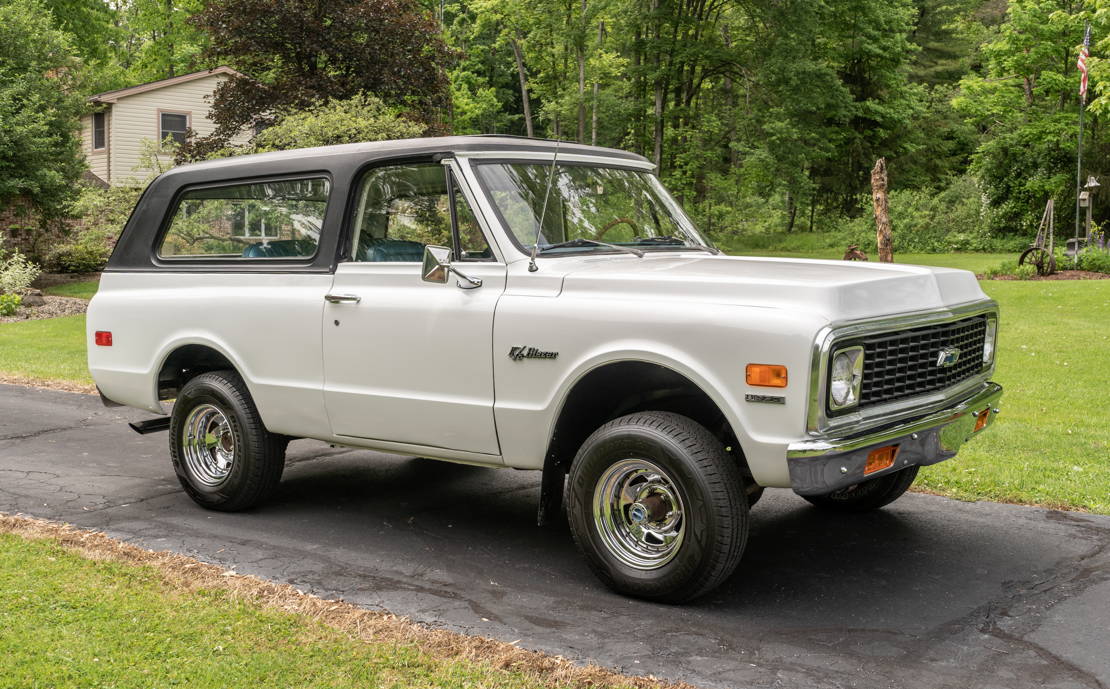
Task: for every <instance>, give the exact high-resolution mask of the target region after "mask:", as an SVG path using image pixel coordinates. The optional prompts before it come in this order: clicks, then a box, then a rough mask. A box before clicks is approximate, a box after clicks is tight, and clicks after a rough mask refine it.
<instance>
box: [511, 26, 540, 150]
mask: <svg viewBox="0 0 1110 689" xmlns="http://www.w3.org/2000/svg"><path fill="white" fill-rule="evenodd" d="M509 43H510V44H512V46H513V57H514V58H515V59H516V73H517V76H519V77H520V100H521V103H522V104H523V105H524V130H525V131H526V132H527V133H528V137H529V138H532V137H534V136H535V135H536V132H535V130H533V129H532V104H531V103H529V102H528V73H527V72H525V71H524V55H523V54H521V52H520V43H518V42H517V40H516V38H511V39H509Z"/></svg>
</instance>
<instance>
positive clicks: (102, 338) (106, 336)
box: [93, 330, 112, 347]
mask: <svg viewBox="0 0 1110 689" xmlns="http://www.w3.org/2000/svg"><path fill="white" fill-rule="evenodd" d="M93 341H94V342H96V345H97V346H98V347H111V346H112V331H110V330H97V331H96V335H94V336H93Z"/></svg>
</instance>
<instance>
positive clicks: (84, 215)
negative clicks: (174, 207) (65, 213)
mask: <svg viewBox="0 0 1110 689" xmlns="http://www.w3.org/2000/svg"><path fill="white" fill-rule="evenodd" d="M142 193H143V185H141V184H138V185H136V186H118V187H109V188H107V189H102V188H100V187H95V186H92V185H83V186H82V188H81V193H80V195H79V196H78V197H77V201H76V202H75V203H74V204H73V208H72V209H71V214H72V215H73V217H75V218H80V219H81V224H82V226H83V229H82V230H81V232H80V234H79V235H78V239H77V242H78V243H92V242H99V243H101V244H103V245H104V246H105V248H109V247H112V246H113V245H115V243H116V240H117V239H118V238H119V235H120V233H121V232H123V226H124V225H125V224H127V218H128V217H130V216H131V209H132V208H134V207H135V204H136V203H137V202H138V200H139V196H140V195H142Z"/></svg>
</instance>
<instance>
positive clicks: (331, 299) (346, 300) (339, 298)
mask: <svg viewBox="0 0 1110 689" xmlns="http://www.w3.org/2000/svg"><path fill="white" fill-rule="evenodd" d="M324 301H326V302H327V303H329V304H357V303H359V302H360V301H362V297H360V296H358V295H357V294H325V295H324Z"/></svg>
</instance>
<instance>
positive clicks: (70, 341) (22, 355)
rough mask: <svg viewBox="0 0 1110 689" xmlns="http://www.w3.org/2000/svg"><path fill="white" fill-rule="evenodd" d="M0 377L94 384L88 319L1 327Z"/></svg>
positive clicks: (57, 319) (33, 322)
mask: <svg viewBox="0 0 1110 689" xmlns="http://www.w3.org/2000/svg"><path fill="white" fill-rule="evenodd" d="M0 374H8V375H12V376H20V377H26V378H41V379H45V380H59V381H69V382H73V383H81V384H85V385H90V384H92V378H90V377H89V371H88V368H86V363H85V317H84V316H83V315H81V316H64V317H62V318H43V319H41V320H37V321H18V322H16V323H2V324H0Z"/></svg>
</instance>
